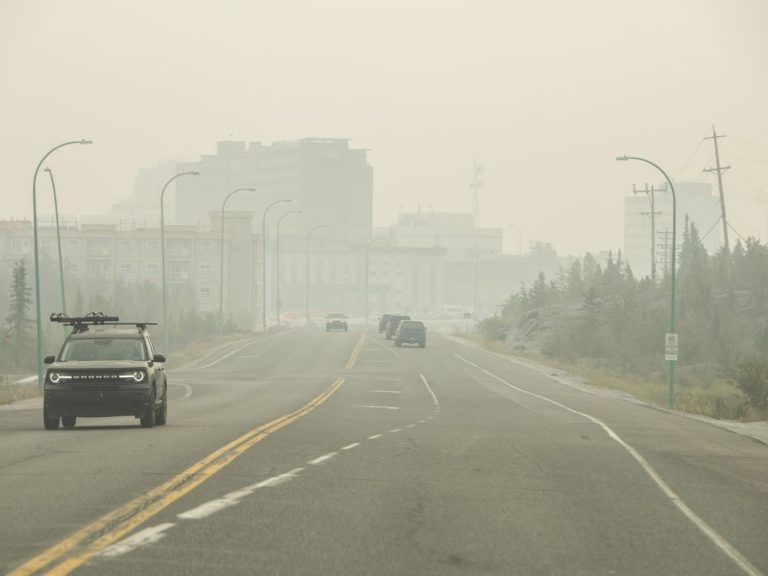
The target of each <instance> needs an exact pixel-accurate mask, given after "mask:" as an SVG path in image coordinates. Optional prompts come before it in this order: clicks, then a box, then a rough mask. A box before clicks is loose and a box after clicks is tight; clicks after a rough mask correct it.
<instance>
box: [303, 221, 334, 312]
mask: <svg viewBox="0 0 768 576" xmlns="http://www.w3.org/2000/svg"><path fill="white" fill-rule="evenodd" d="M319 228H329V226H328V224H318V225H317V226H315V227H314V228H312V229H311V230H310V231H309V232H307V257H306V261H307V269H306V271H305V274H304V283H305V284H306V294H305V295H304V303H305V304H306V307H307V313H306V316H307V326H309V240H310V238H311V237H312V233H313V232H314V231H315V230H318V229H319Z"/></svg>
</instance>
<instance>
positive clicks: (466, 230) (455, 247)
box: [376, 210, 503, 262]
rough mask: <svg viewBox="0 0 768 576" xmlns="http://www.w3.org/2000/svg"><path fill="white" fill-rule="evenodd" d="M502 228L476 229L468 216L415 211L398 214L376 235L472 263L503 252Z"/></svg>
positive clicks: (472, 216) (465, 214)
mask: <svg viewBox="0 0 768 576" xmlns="http://www.w3.org/2000/svg"><path fill="white" fill-rule="evenodd" d="M502 232H503V231H502V229H501V228H481V227H479V226H475V222H474V215H473V214H471V213H461V212H459V213H453V212H422V211H421V210H419V211H418V212H411V213H403V214H400V215H398V217H397V222H396V223H395V225H394V226H391V227H389V228H378V229H377V230H376V235H377V236H384V237H386V238H388V239H389V240H390V241H391V242H392V243H393V244H395V245H397V246H407V247H413V248H416V247H422V248H423V247H433V246H439V247H442V248H445V249H446V260H447V261H449V262H451V261H465V260H469V261H474V258H475V255H476V254H479V253H483V252H496V253H497V254H501V253H502V244H503V242H502Z"/></svg>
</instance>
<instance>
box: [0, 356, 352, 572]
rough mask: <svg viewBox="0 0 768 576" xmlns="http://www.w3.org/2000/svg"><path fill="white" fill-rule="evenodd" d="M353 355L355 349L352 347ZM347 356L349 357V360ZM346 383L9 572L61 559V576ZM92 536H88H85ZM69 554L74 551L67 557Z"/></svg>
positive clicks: (58, 567)
mask: <svg viewBox="0 0 768 576" xmlns="http://www.w3.org/2000/svg"><path fill="white" fill-rule="evenodd" d="M353 355H354V351H353ZM350 361H351V360H350ZM343 383H344V379H343V378H339V379H338V380H336V382H334V383H333V384H332V385H331V386H330V387H329V388H328V389H327V390H325V391H324V392H323V393H322V394H320V395H319V396H317V397H315V398H314V399H313V400H312V401H310V402H309V403H308V404H306V405H304V406H302V407H301V408H299V409H298V410H295V411H294V412H291V413H290V414H286V415H285V416H281V417H280V418H277V419H276V420H272V421H271V422H268V423H267V424H264V425H262V426H258V427H257V428H254V429H253V430H251V431H250V432H246V433H245V434H243V435H242V436H240V437H239V438H236V439H235V440H233V441H232V442H230V443H228V444H226V445H225V446H222V447H221V448H219V449H218V450H216V451H215V452H213V453H211V454H209V455H208V456H206V457H205V458H203V459H202V460H200V461H198V462H196V463H195V464H193V465H192V466H190V467H189V468H187V469H186V470H184V471H183V472H181V473H179V474H177V475H176V476H174V477H173V478H171V479H170V480H168V481H167V482H165V483H163V484H161V485H160V486H158V487H156V488H154V489H152V490H150V491H149V492H147V493H146V494H144V495H142V496H140V497H138V498H136V499H134V500H132V501H130V502H128V503H127V504H125V505H123V506H121V507H120V508H118V509H117V510H114V511H112V512H110V513H109V514H106V515H104V516H102V517H101V518H99V519H98V520H95V521H94V522H92V523H91V524H89V525H88V526H86V527H84V528H82V529H80V530H78V531H77V532H75V533H74V534H73V535H71V536H69V537H68V538H65V539H64V540H62V541H61V542H59V543H57V544H55V545H54V546H52V547H51V548H49V549H48V550H46V551H44V552H42V553H41V554H39V555H37V556H35V557H34V558H32V559H31V560H29V561H27V562H25V563H24V564H22V565H21V566H19V567H18V568H17V569H16V570H14V571H13V572H11V573H10V575H9V576H25V575H29V574H34V573H35V572H37V571H39V570H42V569H43V568H45V567H46V566H48V565H49V564H51V563H53V562H58V561H61V563H60V564H58V565H56V566H54V567H53V568H51V569H50V570H49V571H48V572H47V574H52V575H56V576H63V575H65V574H69V573H70V572H71V571H72V570H74V569H75V568H77V567H79V566H81V565H83V564H84V563H85V562H87V561H88V560H90V559H91V558H93V557H94V556H95V555H97V554H99V553H100V552H101V551H102V550H104V549H105V548H106V547H107V546H109V545H111V544H113V543H114V542H116V541H118V540H120V539H121V538H123V537H124V536H126V535H127V534H128V533H129V532H131V531H132V530H134V529H135V528H136V527H137V526H139V525H141V524H142V523H144V522H146V521H147V520H148V519H150V518H152V517H153V516H155V515H156V514H157V513H158V512H160V511H161V510H163V509H165V508H167V507H168V506H170V505H171V504H172V503H173V502H175V501H176V500H178V499H179V498H181V497H182V496H184V495H185V494H188V493H189V492H191V491H192V490H194V489H195V488H196V487H197V486H199V485H200V484H202V483H203V482H205V481H206V480H207V479H208V478H211V477H212V476H213V475H214V474H216V473H217V472H219V471H220V470H221V469H222V468H224V467H225V466H226V465H227V464H229V463H230V462H232V461H233V460H235V459H236V458H237V457H238V456H240V455H241V454H243V453H244V452H245V451H246V450H248V449H249V448H250V447H251V446H253V445H254V444H256V443H258V442H260V441H261V440H263V439H264V438H266V437H267V436H269V435H270V434H272V433H273V432H276V431H277V430H279V429H280V428H283V427H284V426H287V425H288V424H290V423H291V422H294V421H296V420H298V419H299V418H301V417H302V416H305V415H306V414H308V413H309V412H311V411H312V410H314V409H315V408H317V407H318V406H320V404H322V403H323V402H325V401H326V400H327V399H328V398H330V397H331V396H332V395H333V394H334V393H335V392H336V391H337V390H338V389H339V388H340V387H341V385H342V384H343ZM93 538H96V539H95V540H93V541H92V542H90V543H88V541H89V540H92V539H93ZM69 554H73V555H71V556H69V557H66V556H68V555H69Z"/></svg>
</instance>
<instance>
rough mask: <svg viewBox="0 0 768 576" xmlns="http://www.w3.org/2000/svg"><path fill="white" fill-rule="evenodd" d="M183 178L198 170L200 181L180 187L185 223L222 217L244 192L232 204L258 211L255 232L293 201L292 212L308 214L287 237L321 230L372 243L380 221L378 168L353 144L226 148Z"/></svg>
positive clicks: (189, 165)
mask: <svg viewBox="0 0 768 576" xmlns="http://www.w3.org/2000/svg"><path fill="white" fill-rule="evenodd" d="M177 169H178V171H179V172H182V171H195V172H199V173H200V175H199V176H198V177H195V178H180V179H179V180H177V181H176V198H175V208H176V210H175V213H176V222H177V223H187V224H193V223H198V222H206V221H207V219H208V214H209V212H211V211H213V210H220V209H221V203H222V201H223V199H224V197H225V196H226V195H227V194H228V193H229V192H231V191H233V190H236V189H237V188H255V189H256V191H255V192H242V193H240V194H239V195H237V196H236V197H233V198H232V200H230V203H229V204H228V205H227V206H228V207H230V206H236V209H237V210H251V211H253V212H254V216H255V225H256V226H258V225H259V223H260V221H261V215H262V214H263V211H264V209H265V208H266V206H267V205H268V204H269V203H270V202H273V201H275V200H279V199H284V198H287V199H291V201H292V203H291V204H290V208H283V209H282V211H285V210H287V209H290V210H301V211H302V213H301V214H299V215H297V216H296V217H295V218H289V219H288V220H286V221H285V223H284V224H283V226H282V227H281V230H282V231H284V232H285V233H286V234H306V233H307V232H308V231H309V229H310V228H312V227H313V226H316V225H318V224H323V225H326V226H327V228H324V229H322V230H318V233H317V235H318V236H327V237H336V238H346V239H349V240H353V241H367V240H369V239H370V237H371V228H372V221H373V215H372V212H373V168H372V167H371V165H370V164H369V163H368V160H367V152H366V150H362V149H354V148H350V147H349V141H348V140H342V139H327V138H305V139H301V140H295V141H290V142H276V143H273V144H271V145H269V146H267V145H264V144H261V143H259V142H251V143H246V142H240V141H229V142H219V143H218V146H217V151H216V154H213V155H205V156H203V157H202V158H201V159H200V160H199V161H196V162H186V163H181V164H179V165H178V167H177Z"/></svg>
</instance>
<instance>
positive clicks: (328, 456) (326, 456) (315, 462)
mask: <svg viewBox="0 0 768 576" xmlns="http://www.w3.org/2000/svg"><path fill="white" fill-rule="evenodd" d="M336 454H337V452H331V453H329V454H324V455H322V456H319V457H317V458H315V459H314V460H310V461H309V463H310V464H312V465H313V466H317V465H318V464H322V463H323V462H325V461H326V460H330V459H331V458H333V457H334V456H336Z"/></svg>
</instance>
